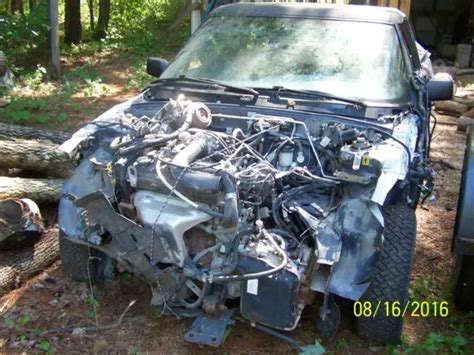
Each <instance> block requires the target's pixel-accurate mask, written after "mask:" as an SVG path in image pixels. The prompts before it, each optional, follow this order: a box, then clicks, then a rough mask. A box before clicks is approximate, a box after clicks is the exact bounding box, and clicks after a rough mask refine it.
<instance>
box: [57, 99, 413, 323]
mask: <svg viewBox="0 0 474 355" xmlns="http://www.w3.org/2000/svg"><path fill="white" fill-rule="evenodd" d="M390 125H391V126H392V130H391V133H390V134H388V133H387V134H384V130H383V129H379V130H377V129H374V128H373V127H372V126H368V128H363V127H362V128H361V126H360V125H353V126H352V125H350V124H343V123H339V122H336V123H334V122H326V121H321V122H318V123H317V124H312V125H309V124H305V122H302V121H298V120H294V119H292V118H286V117H278V116H266V115H258V114H253V115H249V116H238V115H226V114H217V113H211V110H210V109H209V108H208V107H207V106H206V105H204V104H202V103H197V102H191V101H188V100H186V99H185V98H184V97H182V96H180V97H178V99H177V100H171V101H170V102H168V103H167V104H165V105H164V106H163V107H162V108H161V109H160V110H159V111H158V112H157V113H156V114H155V115H154V116H153V117H148V116H142V117H136V116H134V115H131V114H127V115H123V116H122V117H120V119H119V120H117V121H116V122H112V123H110V122H109V123H102V124H101V123H100V122H98V123H97V127H98V128H97V129H96V131H95V133H94V135H93V136H91V137H89V138H88V139H87V140H84V141H83V142H82V143H81V144H82V146H81V154H82V156H83V159H82V161H81V163H80V165H79V166H78V168H77V169H76V172H75V174H74V176H73V177H72V178H71V179H70V180H69V181H68V182H67V183H66V185H65V189H64V191H65V195H64V198H63V199H62V200H61V208H60V222H61V225H60V227H61V230H62V231H63V232H64V233H65V234H66V235H67V236H68V237H69V238H70V239H71V240H75V241H76V242H80V243H84V244H87V245H90V246H93V247H95V248H97V249H98V250H100V251H102V252H104V253H105V254H106V255H108V256H110V257H112V258H113V259H115V260H118V261H119V262H120V263H122V264H123V265H124V266H125V267H127V268H128V269H129V270H131V271H133V272H134V273H136V274H137V275H139V276H140V277H142V278H143V279H145V280H146V281H147V282H148V283H149V284H150V285H151V287H152V290H153V298H152V301H151V303H152V305H153V306H155V307H158V308H159V309H160V310H162V311H163V312H164V313H167V314H173V315H180V316H196V315H197V314H199V313H200V312H202V310H204V312H206V313H210V314H217V313H219V312H223V311H225V310H227V309H228V308H232V307H237V304H238V303H236V302H235V301H236V300H238V299H240V306H238V307H240V313H241V315H242V316H243V317H244V318H245V319H247V320H249V321H251V322H253V323H261V324H264V325H268V326H271V327H275V328H279V329H284V330H291V329H293V328H294V327H296V325H297V324H298V320H299V317H300V315H301V312H302V310H303V308H304V307H305V305H306V304H308V303H310V302H311V292H310V290H313V291H317V292H321V293H323V294H325V295H327V294H336V295H339V296H341V297H345V298H349V299H353V300H357V299H359V298H360V297H361V295H362V294H363V293H364V292H365V290H366V289H367V287H368V285H369V284H370V276H371V272H372V270H373V267H374V265H375V263H376V261H377V258H378V255H379V254H380V250H381V248H382V244H383V235H382V234H383V225H384V223H383V216H382V213H381V209H380V206H381V205H383V203H384V200H385V198H386V196H387V195H388V194H389V192H390V191H392V190H393V189H394V186H395V185H396V184H401V185H402V186H403V181H404V179H405V177H406V175H407V173H408V165H409V162H410V161H412V155H413V152H414V151H415V147H416V144H417V119H416V117H415V116H411V115H400V116H399V117H397V118H393V120H392V121H390ZM276 309H278V312H275V310H276Z"/></svg>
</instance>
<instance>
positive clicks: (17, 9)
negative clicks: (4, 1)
mask: <svg viewBox="0 0 474 355" xmlns="http://www.w3.org/2000/svg"><path fill="white" fill-rule="evenodd" d="M10 3H11V9H12V14H16V13H20V14H21V15H24V14H25V9H24V7H23V0H11V2H10Z"/></svg>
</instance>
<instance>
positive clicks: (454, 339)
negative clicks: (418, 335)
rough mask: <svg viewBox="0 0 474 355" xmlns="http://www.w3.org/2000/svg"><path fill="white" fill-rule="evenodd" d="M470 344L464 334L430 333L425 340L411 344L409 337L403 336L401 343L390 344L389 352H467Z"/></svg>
mask: <svg viewBox="0 0 474 355" xmlns="http://www.w3.org/2000/svg"><path fill="white" fill-rule="evenodd" d="M468 346H469V342H468V340H467V339H466V338H465V337H464V336H462V335H459V334H454V335H449V334H442V333H430V334H429V335H428V337H427V338H426V339H425V340H424V341H422V342H420V343H418V344H416V345H409V344H408V341H407V339H406V338H403V339H402V344H401V345H397V346H396V345H391V346H388V347H387V352H388V353H391V354H399V353H403V354H442V353H450V354H467V353H468Z"/></svg>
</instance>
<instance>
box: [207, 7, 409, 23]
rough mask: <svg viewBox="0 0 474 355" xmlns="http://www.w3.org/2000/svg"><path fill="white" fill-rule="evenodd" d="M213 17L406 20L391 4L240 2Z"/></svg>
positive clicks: (217, 10) (367, 20)
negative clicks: (384, 5)
mask: <svg viewBox="0 0 474 355" xmlns="http://www.w3.org/2000/svg"><path fill="white" fill-rule="evenodd" d="M210 16H249V17H254V16H255V17H296V18H324V19H334V20H346V21H361V22H376V23H386V24H400V23H402V22H403V21H405V20H406V16H405V15H404V14H403V13H402V12H401V11H400V10H398V9H394V8H390V7H377V6H361V5H326V4H324V5H321V4H308V3H305V4H298V3H237V4H231V5H224V6H220V7H218V8H217V9H216V10H214V11H213V12H212V13H211V14H210Z"/></svg>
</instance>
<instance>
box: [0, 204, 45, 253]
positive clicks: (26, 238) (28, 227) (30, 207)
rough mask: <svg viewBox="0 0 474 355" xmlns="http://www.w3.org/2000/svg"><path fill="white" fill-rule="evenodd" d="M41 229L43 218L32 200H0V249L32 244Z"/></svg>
mask: <svg viewBox="0 0 474 355" xmlns="http://www.w3.org/2000/svg"><path fill="white" fill-rule="evenodd" d="M43 230H44V225H43V218H42V217H41V213H40V210H39V208H38V206H37V205H36V203H35V202H34V201H32V200H29V199H23V200H20V199H8V200H3V201H0V250H10V249H18V248H21V247H25V246H33V245H34V244H35V243H36V242H37V241H38V239H39V237H40V235H41V233H42V232H43Z"/></svg>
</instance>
